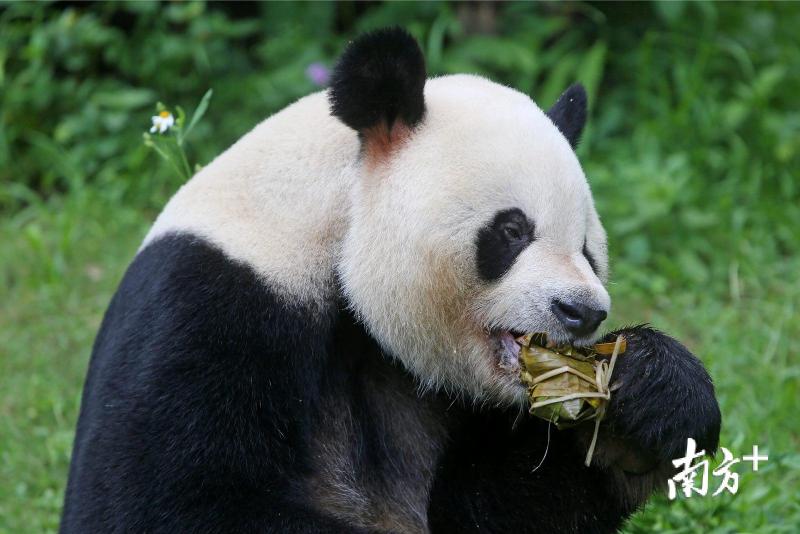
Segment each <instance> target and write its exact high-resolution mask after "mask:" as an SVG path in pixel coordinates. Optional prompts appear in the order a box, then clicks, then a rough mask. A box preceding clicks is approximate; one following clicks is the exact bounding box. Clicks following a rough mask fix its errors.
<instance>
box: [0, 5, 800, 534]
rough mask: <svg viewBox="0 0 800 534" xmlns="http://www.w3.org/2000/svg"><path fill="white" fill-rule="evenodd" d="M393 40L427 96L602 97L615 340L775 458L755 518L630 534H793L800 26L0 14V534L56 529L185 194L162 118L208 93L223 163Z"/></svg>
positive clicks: (724, 9)
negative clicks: (366, 45)
mask: <svg viewBox="0 0 800 534" xmlns="http://www.w3.org/2000/svg"><path fill="white" fill-rule="evenodd" d="M395 24H399V25H402V26H404V27H406V28H408V29H409V30H410V31H411V32H412V33H413V34H414V35H415V36H416V37H417V38H418V39H419V41H420V43H421V44H422V46H423V48H424V51H425V53H426V56H427V60H428V70H429V72H430V73H431V75H436V74H446V73H452V72H471V73H480V74H484V75H486V76H489V77H491V78H493V79H494V80H496V81H499V82H502V83H505V84H507V85H510V86H513V87H516V88H517V89H519V90H521V91H524V92H526V93H527V94H530V95H531V96H532V97H533V98H534V100H536V101H537V102H538V103H539V104H540V105H541V106H542V107H547V106H549V105H550V104H552V103H553V101H554V100H555V99H556V97H557V96H558V94H559V93H560V92H561V91H562V90H563V89H564V88H566V87H567V86H568V85H569V84H570V83H572V82H574V81H576V80H577V81H581V82H583V83H584V85H585V86H586V87H587V89H588V92H589V95H590V101H591V104H590V106H591V116H590V126H589V129H588V131H587V132H586V135H585V137H584V141H583V143H582V145H581V146H580V149H579V155H580V157H581V159H582V161H583V162H584V167H585V170H586V173H587V176H588V177H589V181H590V183H591V185H592V188H593V191H594V193H595V197H596V201H597V204H598V208H599V211H600V214H601V216H602V217H603V220H604V222H605V225H606V228H607V230H608V232H609V241H610V252H611V257H612V269H613V274H612V283H611V286H610V290H611V293H612V297H613V299H614V312H613V314H612V317H611V319H610V321H609V323H610V324H612V325H613V324H618V323H623V322H642V321H649V322H651V323H653V324H654V325H655V326H656V327H659V328H662V329H664V330H667V331H669V332H671V333H673V334H675V335H676V336H678V337H679V338H681V339H682V340H684V341H685V342H686V343H687V344H688V345H689V346H690V348H692V349H693V350H694V351H695V352H696V353H697V354H698V355H699V356H700V357H701V358H702V359H703V360H704V361H705V363H706V364H707V366H708V367H709V369H710V371H711V374H712V376H713V377H714V379H715V382H716V385H717V390H718V394H719V398H720V402H721V405H722V409H723V416H724V428H723V434H722V445H724V446H726V447H728V448H729V449H731V450H732V451H733V452H734V454H735V455H738V456H741V455H742V454H745V453H749V452H750V449H751V447H752V445H753V444H758V445H759V446H760V447H761V448H762V451H763V450H766V451H767V452H768V453H769V456H770V460H769V462H768V463H767V464H766V466H764V467H762V468H761V469H760V470H759V471H758V472H757V473H752V472H751V471H750V470H749V469H747V468H746V467H744V466H742V465H741V464H740V465H739V466H738V469H737V470H738V471H739V472H740V473H741V480H740V488H739V492H738V494H737V495H735V496H731V495H728V494H723V495H720V496H718V497H714V498H711V497H710V496H709V497H705V498H697V497H695V498H693V499H691V500H682V501H679V502H675V503H669V502H668V501H666V499H664V498H660V499H656V500H654V502H653V503H651V504H650V505H649V506H648V507H647V508H646V509H645V510H644V511H643V512H641V513H640V514H638V515H637V516H636V517H635V518H634V519H633V520H632V521H631V522H630V523H629V524H628V526H627V529H628V530H629V531H630V532H651V531H653V530H664V531H677V532H697V531H704V532H742V531H746V532H796V529H797V527H798V525H800V453H799V452H798V450H799V447H798V444H799V443H800V429H799V428H798V420H799V419H798V416H797V415H796V412H797V411H798V407H800V406H798V392H799V390H800V388H798V380H800V362H798V353H799V351H798V349H800V343H799V342H798V339H800V322H799V321H798V316H799V315H800V313H798V306H799V305H800V284H798V271H799V270H800V259H799V258H798V252H799V251H800V236H799V234H800V183H798V172H799V171H800V107H798V95H800V38H799V37H798V28H800V6H798V5H797V4H792V3H785V4H783V3H780V4H771V3H758V4H756V3H736V4H717V3H687V2H669V3H656V4H638V3H637V4H633V3H624V4H602V3H594V2H587V3H542V4H529V3H508V4H486V3H480V4H453V3H435V4H434V3H390V4H380V3H353V2H346V3H339V4H332V3H304V4H290V3H277V4H247V3H225V4H214V3H204V2H160V3H159V2H132V3H93V4H83V3H77V2H76V3H73V2H66V3H55V4H53V3H6V2H3V3H0V217H1V219H0V291H1V293H0V532H41V531H53V530H55V528H56V527H57V523H58V517H59V512H60V506H61V499H62V494H63V488H64V483H65V479H66V473H67V466H68V460H69V451H70V447H71V443H72V437H73V429H74V424H75V420H76V416H77V410H78V407H79V401H80V391H81V385H82V381H83V377H84V372H85V369H86V364H87V360H88V357H89V353H90V348H91V343H92V340H93V337H94V335H95V333H96V330H97V328H98V325H99V322H100V319H101V317H102V313H103V311H104V309H105V307H106V305H107V303H108V301H109V299H110V296H111V294H112V292H113V290H114V289H115V286H116V284H117V283H118V281H119V279H120V277H121V275H122V273H123V271H124V269H125V267H126V265H127V264H128V263H129V262H130V260H131V258H132V257H133V255H134V254H135V252H136V249H137V247H138V245H139V243H140V242H141V239H142V238H143V236H144V234H145V232H146V230H147V228H148V226H149V225H150V224H151V222H152V221H153V219H154V217H155V215H156V214H157V213H158V211H159V210H160V208H161V207H162V206H163V204H164V203H165V201H166V200H167V199H168V198H169V196H170V195H171V194H172V193H173V192H174V191H175V190H176V189H177V188H178V187H179V186H180V185H181V184H180V179H179V178H177V177H176V175H174V174H173V173H172V172H171V170H170V168H169V167H168V166H166V165H164V164H163V162H162V161H161V160H159V159H158V157H157V156H156V155H155V154H154V153H153V152H152V151H150V150H149V149H148V148H147V147H145V146H144V145H143V143H142V133H143V132H144V131H146V130H147V129H148V128H149V126H150V116H151V115H152V114H153V111H154V109H155V103H156V101H159V100H160V101H162V102H165V103H167V104H168V105H177V104H180V105H182V106H183V107H185V108H187V109H191V108H192V107H193V106H195V105H196V104H197V102H198V101H199V99H200V97H201V96H202V95H203V93H205V91H206V90H207V89H209V88H213V90H214V96H213V99H212V101H211V106H210V108H209V110H208V113H207V115H206V117H205V118H204V119H203V120H202V121H201V122H200V124H199V125H198V126H197V128H195V130H194V132H193V133H192V139H191V140H190V145H189V156H190V159H191V160H192V161H197V162H200V163H207V162H209V161H211V159H213V157H214V156H215V155H217V154H219V153H220V152H221V151H223V150H224V149H225V148H227V147H228V146H229V145H230V144H231V143H232V142H233V141H235V140H236V139H237V138H238V137H239V136H241V135H242V134H243V133H245V132H247V131H248V130H249V129H250V128H252V127H253V126H254V125H255V124H257V123H258V122H259V121H261V120H263V119H264V118H265V117H266V116H268V115H269V114H271V113H273V112H275V111H277V110H279V109H280V108H281V107H283V106H285V105H286V104H288V103H290V102H292V101H294V100H295V99H297V98H298V97H300V96H302V95H305V94H307V93H309V92H312V91H315V90H318V89H319V88H318V87H317V86H316V85H315V84H314V83H313V81H312V80H311V79H310V78H309V77H308V76H307V74H306V69H307V68H308V66H309V65H311V64H312V63H322V64H324V65H327V66H331V65H332V63H333V61H334V59H335V57H336V56H337V54H338V53H339V52H340V51H341V49H342V47H343V46H344V44H345V43H346V41H347V40H348V39H349V38H352V37H353V36H354V35H356V34H358V33H359V32H361V31H363V30H368V29H371V28H376V27H380V26H385V25H395ZM712 481H713V483H712V489H713V488H715V487H716V485H715V484H716V482H718V481H719V479H712ZM531 520H532V521H535V518H531Z"/></svg>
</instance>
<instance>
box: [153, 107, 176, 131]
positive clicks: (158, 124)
mask: <svg viewBox="0 0 800 534" xmlns="http://www.w3.org/2000/svg"><path fill="white" fill-rule="evenodd" d="M152 120H153V127H152V128H150V133H156V130H158V133H160V134H163V133H164V132H166V131H167V130H169V129H170V128H172V126H173V125H174V124H175V117H173V116H172V113H170V112H169V111H162V112H161V113H159V114H158V115H153V117H152Z"/></svg>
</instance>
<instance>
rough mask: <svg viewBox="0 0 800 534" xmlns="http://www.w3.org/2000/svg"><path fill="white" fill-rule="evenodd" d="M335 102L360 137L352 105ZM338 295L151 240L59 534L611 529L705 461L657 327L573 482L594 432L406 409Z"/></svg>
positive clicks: (97, 352) (671, 348) (401, 386)
mask: <svg viewBox="0 0 800 534" xmlns="http://www.w3.org/2000/svg"><path fill="white" fill-rule="evenodd" d="M369 39H371V40H373V41H372V42H373V43H374V40H375V39H378V40H379V41H380V39H389V40H391V39H400V41H401V43H400V45H402V46H400V49H401V51H402V50H409V47H408V46H407V44H408V42H407V40H406V36H405V34H403V33H399V32H398V31H393V32H388V33H381V34H373V35H371V36H370V37H369ZM377 44H380V42H379V43H377ZM395 44H397V43H395ZM357 45H358V42H357V43H356V44H355V45H353V46H357ZM383 45H385V47H386V48H387V49H396V48H397V47H396V46H394V45H393V44H392V43H391V42H389V43H383ZM356 52H357V50H356ZM356 52H351V54H350V56H353V57H357V54H356ZM409 53H410V54H412V55H413V56H414V57H415V58H416V54H417V52H416V51H414V50H409ZM350 56H348V54H347V53H345V57H346V58H347V57H350ZM399 61H400V64H403V61H402V58H401V60H399ZM409 64H410V65H412V66H413V67H414V68H416V67H417V66H418V65H417V63H416V59H414V61H411V62H409ZM345 65H348V63H347V62H345ZM348 68H352V66H351V67H348ZM412 71H414V72H416V71H415V70H414V69H412ZM408 72H411V71H408ZM337 76H339V77H341V76H342V73H341V72H339V73H338V74H337V75H335V76H334V83H335V84H336V83H337V82H336V80H337ZM401 82H402V80H401ZM412 85H413V84H412ZM338 87H340V88H342V87H346V86H345V85H341V84H340V85H339V86H338ZM374 88H375V90H376V91H378V90H383V86H382V85H380V84H377V85H374ZM334 101H335V102H337V101H338V102H346V103H347V104H346V105H345V104H343V105H344V106H345V107H347V108H348V110H347V111H340V113H341V114H343V116H344V117H351V119H350V120H349V122H352V123H353V124H352V125H353V126H359V125H367V127H368V126H369V125H368V124H367V123H368V122H369V121H368V120H367V119H363V120H362V119H358V118H356V117H357V116H358V115H359V111H358V109H351V108H352V107H353V106H355V102H356V101H355V100H353V95H347V96H345V95H339V96H338V97H337V96H334ZM376 101H377V100H376V99H370V98H369V95H365V100H364V102H367V103H368V104H367V105H368V106H372V105H373V104H372V103H374V102H376ZM356 107H357V106H356ZM342 109H344V108H342ZM409 110H411V111H409ZM369 113H372V112H371V111H369V112H367V116H369V117H371V115H369ZM391 114H392V115H394V116H395V118H396V119H398V120H404V121H405V120H419V119H420V118H421V115H420V110H419V109H418V107H415V106H414V105H411V106H410V107H409V106H408V105H407V104H402V105H400V106H399V107H396V108H394V111H392V112H391ZM552 116H553V117H554V119H558V120H561V118H563V117H570V116H571V115H570V113H568V112H559V113H557V114H553V115H552ZM369 120H372V119H369ZM561 131H562V132H565V135H569V134H568V132H571V131H573V130H570V129H568V128H567V129H563V128H562V130H561ZM573 144H574V143H573ZM337 294H338V295H340V296H339V297H337V298H335V299H331V300H330V301H329V302H326V303H324V304H299V303H298V302H295V301H290V300H289V299H287V298H286V297H285V296H281V295H282V293H279V292H276V291H275V290H274V289H273V288H272V287H270V285H269V284H268V283H265V282H264V280H263V278H262V277H261V276H260V275H259V274H258V273H256V272H255V271H254V270H253V269H252V268H251V266H249V265H247V264H245V263H240V262H237V261H235V260H232V259H230V257H228V256H226V255H225V254H224V253H223V252H222V251H221V250H220V249H218V248H217V247H215V246H214V245H212V244H211V243H209V242H208V241H206V240H204V239H202V238H200V237H198V236H195V235H192V234H191V233H188V232H184V233H174V234H168V235H164V236H161V237H159V238H158V239H156V240H155V241H153V242H151V243H149V244H148V245H147V246H146V247H145V248H144V249H143V250H141V251H140V252H139V254H138V255H137V257H136V258H135V260H134V261H133V263H132V264H131V266H130V267H129V269H128V271H127V272H126V274H125V276H124V278H123V280H122V282H121V284H120V287H119V289H118V291H117V293H116V295H115V296H114V298H113V299H112V302H111V304H110V306H109V308H108V311H107V313H106V316H105V318H104V320H103V324H102V326H101V329H100V332H99V334H98V336H97V340H96V342H95V345H94V350H93V354H92V359H91V362H90V366H89V372H88V376H87V379H86V384H85V389H84V394H83V400H82V406H81V414H80V418H79V421H78V427H77V434H76V439H75V446H74V450H73V457H72V463H71V467H70V473H69V482H68V487H67V491H66V499H65V507H64V512H63V519H62V524H61V531H62V532H63V533H86V532H147V533H157V532H331V533H333V532H336V533H339V532H370V531H384V532H420V531H425V530H426V529H427V530H430V531H431V532H581V533H582V532H611V531H614V530H616V529H618V528H619V527H620V526H621V524H622V523H623V522H624V520H625V519H626V518H627V517H628V516H629V515H630V514H631V513H632V512H633V511H634V510H635V509H637V507H639V506H640V505H641V504H642V503H643V502H644V501H645V500H646V498H647V497H648V495H649V494H650V493H651V492H652V490H653V489H654V487H656V486H657V485H663V481H664V480H665V476H666V473H667V472H668V470H669V462H668V460H669V459H670V458H672V457H674V456H676V455H678V453H680V452H681V451H682V448H683V447H684V446H685V439H686V437H689V436H692V437H695V439H697V440H698V442H699V446H700V447H701V448H705V449H706V450H708V451H713V450H714V449H715V448H716V445H717V437H718V433H719V421H720V416H719V411H718V408H717V405H716V401H715V399H714V393H713V387H712V385H711V381H710V379H709V378H708V375H707V374H706V372H705V370H704V369H703V367H702V365H701V364H700V363H699V361H698V360H697V359H696V358H695V357H694V356H692V355H691V354H690V353H689V352H688V351H687V350H686V349H685V348H684V347H683V346H681V345H680V344H678V343H677V342H676V341H674V340H672V339H671V338H669V337H667V336H665V335H664V334H661V333H659V332H657V331H655V330H652V329H649V328H647V327H644V326H639V327H634V328H631V329H626V330H623V331H621V333H623V334H624V335H625V336H626V338H627V339H628V341H629V349H628V351H627V353H626V355H625V357H624V358H620V360H619V362H618V366H617V369H616V371H615V377H616V380H618V381H619V382H620V383H621V384H622V385H623V387H622V388H621V389H620V390H619V391H618V392H616V393H615V395H614V396H613V397H612V401H611V403H610V405H609V410H608V416H607V418H606V420H605V422H604V425H603V431H602V432H601V436H600V442H599V444H598V449H597V450H598V452H597V455H596V458H595V460H594V462H593V464H592V466H591V467H588V468H587V467H584V465H583V460H584V455H585V452H586V446H587V444H588V440H589V438H590V435H591V428H586V427H579V428H576V429H573V430H565V431H556V430H555V429H551V428H548V424H547V423H544V422H541V421H538V420H535V419H532V418H528V417H525V416H521V414H520V413H519V412H518V411H517V410H507V409H500V408H491V407H480V406H475V405H473V404H471V403H469V402H468V401H463V400H462V399H460V398H451V397H449V396H448V395H447V394H445V393H444V392H435V391H433V392H431V391H429V392H427V393H420V391H419V389H418V384H417V382H416V381H415V380H414V378H412V377H411V375H410V374H409V373H408V372H407V371H405V369H404V368H403V367H402V365H401V364H399V363H397V362H396V361H395V360H392V359H390V358H389V357H387V356H386V354H385V353H384V351H383V350H382V349H381V347H380V346H379V344H378V343H377V342H376V341H375V340H374V339H373V338H372V336H371V335H370V334H369V333H368V332H367V331H366V330H365V328H364V326H363V325H362V324H361V323H360V322H359V321H358V320H357V319H356V318H355V317H354V316H353V314H352V313H351V312H350V311H349V306H348V303H347V301H346V298H345V297H344V296H341V295H342V293H341V292H337ZM611 335H612V334H609V336H611ZM590 426H591V425H590ZM332 450H334V451H339V452H340V454H333V453H332V452H331V451H332ZM341 451H344V454H341ZM632 451H637V452H636V454H634V453H632ZM336 462H339V463H336ZM342 462H343V463H342ZM333 464H335V465H333ZM337 477H339V478H337Z"/></svg>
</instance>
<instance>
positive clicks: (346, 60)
mask: <svg viewBox="0 0 800 534" xmlns="http://www.w3.org/2000/svg"><path fill="white" fill-rule="evenodd" d="M425 78H426V74H425V58H424V57H423V56H422V51H421V50H420V48H419V45H418V44H417V42H416V41H415V40H414V38H413V37H411V35H410V34H409V33H408V32H407V31H405V30H404V29H402V28H386V29H382V30H377V31H373V32H370V33H367V34H364V35H362V36H360V37H359V38H358V39H356V40H355V41H353V42H352V43H350V44H349V45H348V46H347V48H346V49H345V51H344V53H343V54H342V57H341V58H340V59H339V62H338V63H337V64H336V67H335V68H334V70H333V75H332V77H331V88H330V93H329V96H328V98H329V100H330V104H331V111H332V113H333V115H335V116H336V117H338V118H339V119H340V120H341V121H342V122H344V123H345V124H346V125H348V126H350V127H351V128H353V129H354V130H356V131H358V132H359V134H361V136H362V138H363V137H364V136H366V135H368V134H369V133H371V132H370V130H374V129H380V130H382V131H384V133H388V134H391V132H392V131H393V129H394V128H395V126H397V125H400V127H401V128H400V129H401V130H405V131H407V130H408V129H410V128H413V127H414V126H416V125H417V124H418V123H419V122H420V121H421V120H422V117H423V116H424V115H425V98H424V96H423V90H424V87H425ZM390 137H391V135H390Z"/></svg>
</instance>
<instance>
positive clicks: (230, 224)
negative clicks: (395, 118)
mask: <svg viewBox="0 0 800 534" xmlns="http://www.w3.org/2000/svg"><path fill="white" fill-rule="evenodd" d="M358 150H359V145H358V139H357V136H356V135H355V133H354V132H353V131H352V130H350V129H348V128H347V127H346V126H344V125H342V124H341V123H340V122H339V121H337V120H336V119H334V118H333V117H331V115H330V111H329V104H328V100H327V95H326V93H324V92H320V93H315V94H312V95H309V96H307V97H305V98H302V99H300V100H299V101H297V102H296V103H294V104H293V105H291V106H289V107H287V108H285V109H284V110H282V111H280V112H279V113H277V114H275V115H273V116H271V117H270V118H268V119H266V120H265V121H263V122H262V123H260V124H259V125H258V126H256V127H255V128H254V129H253V130H252V131H250V132H249V133H248V134H246V135H245V136H244V137H242V138H241V139H240V140H239V141H237V142H236V143H235V144H234V145H233V146H231V147H230V148H229V149H228V150H226V151H225V152H224V153H223V154H221V155H220V156H219V157H217V158H216V159H215V160H214V161H212V162H211V163H210V164H208V165H207V166H206V167H204V168H203V169H202V170H201V171H200V172H198V173H197V174H196V175H195V176H194V177H193V178H192V179H191V180H190V181H189V182H187V183H186V184H185V185H184V186H183V187H182V188H181V189H180V190H179V191H178V192H177V193H176V194H175V195H174V197H173V198H172V199H171V200H170V201H169V203H168V204H167V206H166V207H165V208H164V210H163V211H162V213H161V214H160V215H159V217H158V219H157V220H156V222H155V224H154V225H153V227H152V229H151V230H150V232H149V233H148V235H147V237H146V238H145V241H144V243H143V246H142V248H145V247H147V246H148V245H149V244H151V243H153V242H154V241H157V240H158V239H159V238H161V237H163V236H165V235H171V234H180V235H186V236H194V237H200V238H203V239H205V240H207V241H208V242H210V243H212V244H213V245H215V246H216V247H218V248H219V249H220V250H222V251H223V252H224V253H225V255H226V256H228V257H229V258H231V259H233V260H236V261H239V262H243V263H245V264H247V265H248V266H250V267H251V268H252V269H254V270H255V271H256V273H258V274H259V275H260V276H261V277H262V278H263V279H264V280H265V281H267V282H268V283H269V284H270V285H271V286H273V288H274V289H276V290H277V291H279V292H281V293H283V294H285V295H290V296H291V297H292V298H296V299H300V300H303V301H316V302H322V301H324V300H326V299H328V298H329V297H330V294H329V293H328V291H327V289H328V288H329V287H330V286H331V276H332V275H333V261H334V255H335V253H336V246H337V243H338V242H339V241H340V239H341V235H342V234H343V232H344V230H345V224H346V223H345V221H346V217H347V209H348V195H349V191H350V189H351V184H352V183H353V176H354V172H353V165H354V163H355V162H356V160H357V154H358Z"/></svg>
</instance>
